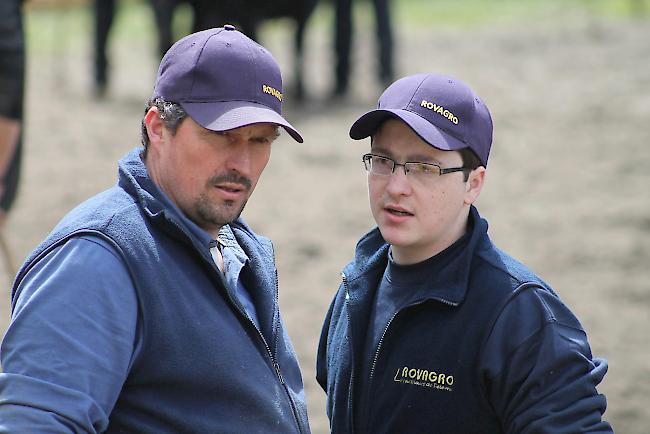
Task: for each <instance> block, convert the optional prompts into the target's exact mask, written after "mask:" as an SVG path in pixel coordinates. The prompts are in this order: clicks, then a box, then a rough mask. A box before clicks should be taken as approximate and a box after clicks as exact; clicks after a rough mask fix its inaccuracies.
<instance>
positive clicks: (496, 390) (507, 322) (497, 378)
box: [317, 74, 612, 434]
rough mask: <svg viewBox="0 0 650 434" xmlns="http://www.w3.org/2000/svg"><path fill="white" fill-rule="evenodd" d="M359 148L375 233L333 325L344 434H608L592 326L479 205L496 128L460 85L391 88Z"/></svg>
mask: <svg viewBox="0 0 650 434" xmlns="http://www.w3.org/2000/svg"><path fill="white" fill-rule="evenodd" d="M350 137H352V138H353V139H356V140H359V139H363V138H365V137H370V139H371V140H370V143H371V145H370V152H369V153H367V154H365V155H363V158H362V159H363V164H364V165H365V168H366V170H367V171H368V193H369V198H370V208H371V210H372V214H373V217H374V219H375V221H376V223H377V228H375V229H373V230H372V231H371V232H369V233H368V234H366V235H365V236H364V237H363V238H362V239H361V240H360V241H359V243H358V244H357V248H356V254H355V257H354V259H353V261H352V262H350V263H349V264H348V265H347V266H346V267H345V268H344V270H343V282H342V284H341V286H340V288H339V290H338V292H337V294H336V296H335V298H334V301H333V302H332V305H331V307H330V309H329V312H328V314H327V318H326V319H325V324H324V326H323V331H322V335H321V341H320V345H319V350H318V359H317V379H318V381H319V383H320V385H321V386H322V387H323V389H324V390H325V392H326V393H327V397H328V403H327V414H328V416H329V418H330V425H331V430H332V432H333V433H372V434H377V433H400V434H403V433H436V434H461V433H462V434H472V433H476V434H478V433H480V434H487V433H495V434H496V433H553V434H559V433H566V434H569V433H570V434H576V433H587V432H589V433H594V432H599V433H611V432H612V429H611V427H610V425H609V424H608V423H607V422H604V421H603V420H602V414H603V412H604V411H605V407H606V401H605V397H604V396H603V395H600V394H598V392H597V390H596V385H597V384H598V383H600V382H601V380H602V379H603V377H604V375H605V372H606V371H607V363H606V362H605V361H604V360H602V359H596V358H593V357H592V354H591V350H590V348H589V343H588V342H587V336H586V334H585V331H584V330H583V328H582V326H581V325H580V323H579V322H578V320H577V319H576V317H575V316H574V315H573V314H572V313H571V311H570V310H569V309H568V308H567V307H566V306H565V305H564V304H563V303H562V301H561V300H560V299H559V298H558V296H557V294H556V293H555V292H554V291H553V290H552V289H551V288H550V287H549V286H548V285H547V284H546V283H544V282H543V281H542V280H541V279H540V278H539V277H537V276H536V275H535V274H533V273H532V272H531V271H530V270H529V269H528V268H526V267H525V266H524V265H522V264H521V263H519V262H517V261H516V260H515V259H513V258H511V257H510V256H508V255H507V254H505V253H504V252H502V251H501V250H499V249H498V248H497V247H495V246H494V244H492V242H491V241H490V239H489V237H488V235H487V227H488V225H487V222H486V221H485V220H484V219H482V218H481V216H480V215H479V213H478V211H477V210H476V208H475V207H474V206H473V203H474V201H475V200H476V199H477V198H478V196H479V194H480V193H481V189H482V188H483V184H484V180H485V173H486V166H487V161H488V156H489V153H490V146H491V144H492V119H491V116H490V113H489V111H488V109H487V107H486V106H485V104H484V103H483V101H482V100H481V99H480V98H479V97H478V96H477V95H476V94H475V93H474V92H473V91H472V90H471V89H470V88H469V87H467V86H466V85H465V84H464V83H462V82H460V81H458V80H456V79H454V78H451V77H445V76H441V75H436V74H418V75H412V76H409V77H405V78H402V79H400V80H398V81H396V82H395V83H393V84H392V85H391V86H390V87H389V88H388V89H386V91H385V92H384V93H383V94H382V96H381V97H380V99H379V105H378V107H377V109H375V110H371V111H370V112H368V113H366V114H364V115H363V116H361V117H360V118H359V119H358V120H357V121H356V122H355V123H354V124H353V125H352V128H351V130H350Z"/></svg>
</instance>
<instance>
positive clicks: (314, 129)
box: [0, 15, 650, 434]
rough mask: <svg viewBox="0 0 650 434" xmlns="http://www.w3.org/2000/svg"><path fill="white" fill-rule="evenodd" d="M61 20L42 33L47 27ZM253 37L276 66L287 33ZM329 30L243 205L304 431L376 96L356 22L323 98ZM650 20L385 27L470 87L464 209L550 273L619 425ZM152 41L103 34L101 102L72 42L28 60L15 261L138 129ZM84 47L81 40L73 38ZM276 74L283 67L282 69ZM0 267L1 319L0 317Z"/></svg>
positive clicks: (416, 64) (638, 283) (649, 176)
mask: <svg viewBox="0 0 650 434" xmlns="http://www.w3.org/2000/svg"><path fill="white" fill-rule="evenodd" d="M57 29H59V30H61V25H58V27H56V26H55V27H54V28H53V29H44V30H43V31H44V32H45V31H50V32H53V33H55V32H56V31H57ZM267 36H268V38H267V40H266V41H265V43H266V45H267V46H268V47H269V48H270V49H271V51H272V52H274V53H275V54H276V57H278V59H279V60H280V62H281V63H282V64H283V65H285V68H287V71H288V68H289V66H290V64H291V56H290V53H289V52H288V51H289V50H288V49H287V47H289V46H290V45H289V44H290V40H289V37H290V36H289V35H288V34H283V33H281V32H280V33H279V34H275V33H273V34H269V35H267ZM327 38H328V35H327V29H326V27H323V26H316V27H314V28H313V29H312V30H310V33H309V36H308V42H307V43H308V48H309V52H308V54H307V60H308V63H309V76H308V79H307V81H308V83H309V91H310V92H311V94H312V97H314V100H313V101H312V102H310V103H308V104H307V105H304V106H298V105H296V104H292V102H291V99H290V96H289V97H288V104H287V108H286V113H285V114H286V116H287V117H288V118H289V119H290V121H291V122H292V123H293V124H294V125H296V126H297V127H298V128H299V129H300V130H301V132H302V133H303V136H304V137H305V138H306V143H305V144H302V145H301V144H297V143H294V142H292V141H291V140H290V139H289V138H288V137H287V136H286V135H284V136H283V137H281V138H280V139H279V142H278V143H277V145H274V150H273V156H272V159H271V163H270V164H269V166H268V168H267V170H266V172H265V174H264V176H263V177H262V180H261V182H260V185H259V186H258V189H257V191H256V192H255V194H254V195H253V198H252V199H251V201H250V203H249V206H248V208H247V209H246V211H245V214H244V215H245V217H246V218H247V219H248V221H249V223H251V225H252V226H253V228H255V229H256V230H257V231H258V232H259V233H261V234H264V235H266V236H269V237H271V238H272V239H273V240H274V242H275V247H276V254H277V262H278V268H279V274H280V289H281V300H280V301H281V304H282V309H283V315H284V319H285V322H286V323H287V326H288V328H289V331H290V333H291V335H292V338H293V340H294V344H295V346H296V348H297V351H298V354H299V358H300V362H301V365H302V368H303V372H304V379H305V384H306V391H307V396H308V400H309V409H310V419H311V423H312V428H313V431H314V432H315V433H325V432H326V431H327V420H326V417H325V410H324V408H325V407H324V405H325V404H324V403H325V396H324V394H323V392H322V391H321V389H320V388H319V386H318V385H317V384H316V382H315V380H314V358H315V352H316V345H317V340H318V336H319V333H320V326H321V322H322V319H323V317H324V315H325V312H326V310H327V307H328V304H329V301H330V299H331V297H332V295H333V293H334V291H335V289H336V287H337V285H338V283H339V271H340V269H341V268H342V266H343V265H344V264H345V262H346V261H347V260H349V258H350V257H351V255H352V252H353V248H354V245H355V242H356V240H357V238H358V237H359V236H360V235H361V234H362V233H364V232H365V231H366V230H367V229H368V228H370V227H371V225H372V219H371V216H370V213H369V211H368V205H367V197H366V187H365V174H364V172H363V169H362V165H361V162H360V155H361V154H362V153H363V152H364V151H365V150H366V149H367V147H368V143H360V142H353V141H352V140H350V139H349V138H348V136H347V131H348V127H349V125H350V124H351V123H352V121H353V120H354V119H356V117H357V116H358V115H359V114H361V113H362V112H363V111H365V110H366V109H369V108H370V107H372V106H373V105H374V104H375V101H376V97H377V95H378V92H379V91H380V89H379V87H378V85H377V84H376V83H375V81H374V78H373V77H374V75H373V62H374V57H373V54H372V53H373V51H372V47H373V41H371V40H370V39H368V38H367V37H365V36H364V35H359V38H358V39H357V41H356V44H357V45H356V49H357V53H358V54H357V55H358V58H357V59H356V65H357V69H356V72H355V76H354V78H353V84H354V86H353V92H352V94H351V95H350V97H349V98H348V99H345V100H338V101H328V100H326V99H325V98H324V95H325V93H326V89H327V88H328V86H329V83H330V81H329V80H330V77H329V75H328V71H329V68H330V66H329V65H330V59H331V56H330V54H329V43H328V39H327ZM648 41H650V25H649V22H648V21H647V20H621V21H612V20H607V21H605V20H600V19H594V18H593V17H589V16H586V15H585V16H580V15H576V16H571V17H558V19H557V20H553V21H552V22H542V23H537V24H533V25H526V26H521V25H520V26H516V25H508V26H498V27H496V26H495V27H485V26H483V27H478V28H475V29H473V30H468V29H464V30H462V31H461V30H457V29H450V28H445V29H440V28H433V27H432V28H428V29H426V28H420V29H412V28H410V27H408V26H401V27H400V26H398V33H397V44H398V49H397V60H398V73H399V75H405V74H409V73H414V72H420V71H438V72H444V73H447V74H450V75H454V76H456V77H458V78H460V79H462V80H464V81H466V82H468V83H470V84H471V86H472V87H473V88H474V89H475V90H476V91H477V92H478V93H479V94H480V95H481V96H482V97H483V99H484V100H485V101H486V102H487V104H488V106H489V107H490V108H491V110H492V113H493V117H494V121H495V126H496V127H495V140H494V146H493V151H492V155H491V159H490V164H489V168H488V179H487V185H486V188H485V189H484V191H483V194H482V197H481V198H480V200H479V203H478V207H479V209H480V210H481V212H482V214H483V215H484V216H485V217H486V218H487V219H488V221H489V222H490V233H491V236H492V237H493V239H494V240H495V241H496V242H497V244H499V245H500V247H502V248H503V249H504V250H506V251H508V252H509V253H511V254H512V255H514V256H515V257H517V258H519V259H520V260H522V261H523V262H525V263H527V264H528V265H529V266H530V267H531V268H532V269H534V270H535V271H536V272H538V273H539V274H540V275H541V276H542V277H543V278H544V279H545V280H546V281H547V282H548V283H550V284H551V285H552V286H553V287H554V288H555V289H556V290H557V292H558V293H559V294H560V295H561V297H562V298H563V299H564V300H565V302H566V303H567V304H568V305H569V306H570V307H571V308H572V309H573V311H574V312H575V313H576V315H577V316H578V317H579V318H580V319H581V321H582V323H583V325H584V327H585V328H586V330H587V332H588V334H589V337H590V342H591V345H592V350H593V352H594V354H595V355H597V356H600V357H604V358H606V359H607V360H608V361H609V373H608V375H607V376H606V377H605V381H604V382H603V383H602V384H601V386H600V391H601V392H602V393H605V394H606V395H607V398H608V402H609V407H608V410H607V412H606V414H605V417H606V419H608V420H609V421H610V422H611V423H612V424H613V426H614V428H615V430H616V431H617V432H620V433H627V434H642V433H647V432H648V427H649V426H650V413H648V411H647V408H648V406H650V357H649V356H650V334H649V332H648V331H649V330H650V283H649V282H650V266H649V265H650V195H649V193H648V186H650V170H648V167H650V127H648V119H650V44H649V43H648ZM149 42H150V41H146V43H145V41H142V42H138V41H135V42H134V41H131V42H130V43H129V44H128V45H122V46H120V45H116V46H114V47H113V49H112V54H113V56H114V69H113V82H112V84H111V88H110V90H109V95H108V98H107V99H106V100H104V101H96V100H94V98H93V97H92V93H91V92H90V89H91V86H90V74H89V71H90V62H89V57H88V55H87V51H86V50H72V49H70V50H69V52H65V53H63V55H61V53H59V55H56V56H54V55H51V54H48V53H39V54H38V55H34V56H31V57H30V59H29V64H28V68H29V86H28V93H27V95H28V101H27V114H26V116H27V126H26V128H27V132H26V137H27V140H26V154H25V160H24V176H23V182H22V185H21V191H20V196H19V199H18V202H17V203H16V206H15V208H14V210H13V212H12V213H11V215H10V219H9V221H8V224H7V227H6V231H5V236H6V239H7V241H8V243H9V244H10V246H11V248H12V250H13V253H14V256H15V257H16V258H17V259H22V258H23V257H24V256H25V255H26V254H27V253H28V252H29V251H30V250H31V249H32V248H33V247H34V246H35V245H36V244H37V243H38V242H39V241H40V240H41V239H42V238H43V237H44V236H45V235H46V234H47V232H48V231H49V230H50V229H51V228H52V226H53V225H54V224H55V223H56V222H57V221H58V220H59V219H60V218H61V217H62V216H63V215H64V213H66V212H67V211H68V210H69V209H70V208H71V207H72V206H73V205H75V204H77V203H78V202H80V201H81V200H83V199H84V198H86V197H88V196H90V195H91V194H93V193H95V192H97V191H100V190H102V189H104V188H106V187H108V186H109V185H111V184H112V183H113V182H114V180H115V176H116V165H115V162H116V161H117V159H118V158H120V157H121V156H122V155H123V154H124V153H126V151H127V150H129V149H130V148H131V147H133V146H135V145H137V144H138V142H139V123H140V118H141V112H142V107H143V102H144V100H145V99H146V98H147V97H148V96H149V94H150V92H151V89H152V83H153V79H154V76H155V70H156V67H157V61H156V59H155V57H154V55H153V54H152V53H153V49H152V46H151V45H150V44H149ZM85 44H86V45H85V46H87V45H88V44H89V42H87V43H85ZM286 75H287V80H286V81H290V80H291V74H290V73H287V74H286ZM9 280H10V276H9V275H8V274H7V272H6V270H3V271H2V274H1V275H0V281H2V282H3V283H4V288H5V290H4V293H3V295H2V297H1V300H2V302H1V303H0V307H1V312H0V318H1V319H0V330H4V328H5V327H6V324H7V323H8V320H9V308H8V299H9V289H8V283H5V282H8V281H9Z"/></svg>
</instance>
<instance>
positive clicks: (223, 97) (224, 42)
mask: <svg viewBox="0 0 650 434" xmlns="http://www.w3.org/2000/svg"><path fill="white" fill-rule="evenodd" d="M154 96H155V97H162V98H164V99H165V100H167V101H171V102H177V103H179V104H180V105H181V106H182V107H183V109H184V110H185V111H186V112H187V114H188V115H189V116H190V117H191V118H192V119H194V121H196V122H197V123H198V124H199V125H201V126H203V127H204V128H207V129H209V130H213V131H224V130H230V129H233V128H238V127H243V126H245V125H251V124H256V123H262V122H264V123H272V124H276V125H280V126H282V127H283V128H284V129H285V130H286V131H287V132H288V133H289V135H290V136H291V137H293V138H294V139H295V140H296V141H298V142H300V143H302V142H303V139H302V136H301V135H300V133H298V131H297V130H296V129H295V128H294V127H293V126H292V125H291V124H290V123H289V122H287V120H286V119H284V118H283V117H282V100H283V97H284V95H283V93H282V75H281V73H280V67H279V65H278V63H277V62H276V60H275V59H274V58H273V56H272V55H271V53H269V51H268V50H267V49H266V48H264V47H262V46H261V45H259V44H258V43H256V42H255V41H253V40H252V39H250V38H248V37H247V36H246V35H244V34H243V33H241V32H239V31H237V30H236V29H235V27H234V26H231V25H225V26H224V27H218V28H214V29H208V30H204V31H201V32H197V33H192V34H190V35H188V36H186V37H184V38H183V39H181V40H179V41H178V42H176V43H175V44H174V45H173V46H172V47H171V48H170V49H169V51H167V53H166V54H165V56H164V57H163V59H162V61H161V63H160V68H159V69H158V78H157V79H156V85H155V87H154Z"/></svg>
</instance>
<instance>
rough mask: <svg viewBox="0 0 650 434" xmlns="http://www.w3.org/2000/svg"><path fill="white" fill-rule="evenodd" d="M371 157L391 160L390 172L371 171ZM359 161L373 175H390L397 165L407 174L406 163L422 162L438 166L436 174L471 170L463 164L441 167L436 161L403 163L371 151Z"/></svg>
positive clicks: (419, 162)
mask: <svg viewBox="0 0 650 434" xmlns="http://www.w3.org/2000/svg"><path fill="white" fill-rule="evenodd" d="M372 157H378V158H383V159H385V160H388V161H390V162H392V163H393V167H392V169H391V171H390V173H386V174H381V173H376V172H373V171H372V163H370V159H371V158H372ZM361 161H362V162H363V166H364V168H365V169H366V171H367V172H368V173H372V174H373V175H378V176H390V175H392V174H393V173H395V168H396V167H397V166H401V167H402V168H403V169H404V176H408V173H409V172H410V170H407V169H406V165H407V164H422V165H425V166H433V167H437V168H438V176H442V175H446V174H448V173H454V172H465V171H471V170H472V168H471V167H466V166H463V167H450V168H442V167H440V166H439V165H438V164H436V163H425V162H424V161H405V162H404V163H398V162H397V161H395V160H393V159H392V158H390V157H386V156H385V155H378V154H373V153H371V152H370V153H367V154H363V155H362V156H361ZM369 163H370V168H369V167H368V164H369Z"/></svg>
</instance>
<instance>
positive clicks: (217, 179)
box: [208, 172, 253, 191]
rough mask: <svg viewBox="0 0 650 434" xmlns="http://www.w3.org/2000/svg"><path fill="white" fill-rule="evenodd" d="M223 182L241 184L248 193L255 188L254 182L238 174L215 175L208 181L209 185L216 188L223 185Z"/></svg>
mask: <svg viewBox="0 0 650 434" xmlns="http://www.w3.org/2000/svg"><path fill="white" fill-rule="evenodd" d="M223 182H227V183H232V184H239V185H241V186H242V187H244V189H246V191H248V190H250V189H251V187H252V186H253V182H252V181H251V180H250V179H248V178H246V177H245V176H241V175H238V174H237V173H232V172H231V173H226V174H221V175H214V176H213V177H212V178H210V179H209V180H208V184H210V185H212V186H216V185H218V184H221V183H223Z"/></svg>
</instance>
